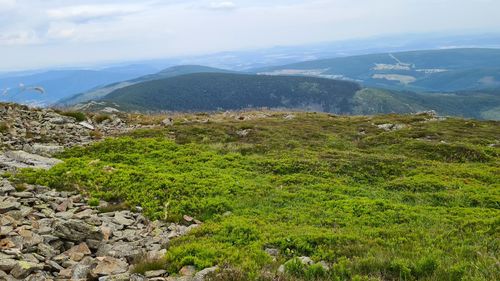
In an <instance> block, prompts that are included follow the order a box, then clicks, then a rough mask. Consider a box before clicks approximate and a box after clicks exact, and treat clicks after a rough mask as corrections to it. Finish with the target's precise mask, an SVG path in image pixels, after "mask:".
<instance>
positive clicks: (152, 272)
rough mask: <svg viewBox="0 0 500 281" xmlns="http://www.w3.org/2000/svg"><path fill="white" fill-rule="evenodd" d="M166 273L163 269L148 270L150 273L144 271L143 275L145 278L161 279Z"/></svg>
mask: <svg viewBox="0 0 500 281" xmlns="http://www.w3.org/2000/svg"><path fill="white" fill-rule="evenodd" d="M166 273H167V271H166V270H163V269H160V270H150V271H146V272H145V273H144V276H146V277H147V278H154V277H162V276H165V274H166Z"/></svg>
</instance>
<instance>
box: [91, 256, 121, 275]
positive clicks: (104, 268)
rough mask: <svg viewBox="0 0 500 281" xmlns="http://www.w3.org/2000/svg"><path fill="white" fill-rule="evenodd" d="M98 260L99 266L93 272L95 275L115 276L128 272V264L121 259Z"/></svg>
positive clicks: (101, 258)
mask: <svg viewBox="0 0 500 281" xmlns="http://www.w3.org/2000/svg"><path fill="white" fill-rule="evenodd" d="M97 260H98V262H97V266H96V267H95V268H94V269H93V270H92V272H93V273H94V274H95V275H99V276H102V275H115V274H120V273H124V272H126V271H127V270H128V264H127V263H126V262H125V261H123V260H121V259H116V258H112V257H98V258H97Z"/></svg>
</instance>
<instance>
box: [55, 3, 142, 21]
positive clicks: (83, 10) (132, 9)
mask: <svg viewBox="0 0 500 281" xmlns="http://www.w3.org/2000/svg"><path fill="white" fill-rule="evenodd" d="M145 8H146V7H144V6H141V5H110V4H107V5H78V6H68V7H62V8H55V9H49V10H48V11H47V15H48V17H49V18H50V19H53V20H68V21H76V22H85V21H90V20H95V19H110V18H113V17H117V16H125V15H128V14H133V13H137V12H141V11H143V10H145Z"/></svg>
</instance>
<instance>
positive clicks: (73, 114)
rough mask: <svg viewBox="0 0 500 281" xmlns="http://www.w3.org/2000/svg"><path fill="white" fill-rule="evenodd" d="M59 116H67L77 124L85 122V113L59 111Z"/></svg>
mask: <svg viewBox="0 0 500 281" xmlns="http://www.w3.org/2000/svg"><path fill="white" fill-rule="evenodd" d="M59 114H61V115H64V116H68V117H73V118H75V119H76V121H78V122H82V121H85V120H87V116H85V113H83V112H80V111H60V112H59Z"/></svg>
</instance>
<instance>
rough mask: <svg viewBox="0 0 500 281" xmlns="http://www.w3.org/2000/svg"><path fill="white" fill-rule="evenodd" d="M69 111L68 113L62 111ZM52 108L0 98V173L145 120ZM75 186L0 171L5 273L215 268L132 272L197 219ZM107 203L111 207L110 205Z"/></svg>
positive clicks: (41, 276)
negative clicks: (26, 180) (169, 215)
mask: <svg viewBox="0 0 500 281" xmlns="http://www.w3.org/2000/svg"><path fill="white" fill-rule="evenodd" d="M63 114H64V113H63ZM63 114H59V113H57V112H55V111H53V110H50V109H33V108H28V107H25V106H19V105H15V104H0V117H1V119H0V120H1V123H0V125H1V127H0V141H1V142H0V148H2V149H4V150H5V151H3V152H2V151H1V150H0V175H1V174H3V173H5V172H9V173H15V172H16V171H17V170H18V169H20V168H36V169H39V168H41V169H49V168H51V167H52V166H54V165H56V164H58V163H60V162H61V161H60V160H58V159H55V158H51V155H53V154H54V153H56V152H59V151H61V150H63V149H64V148H65V147H71V146H76V145H85V144H88V143H91V142H93V141H96V140H98V138H96V137H94V136H93V132H94V133H95V132H96V131H99V132H100V134H103V135H113V134H117V133H120V132H125V131H128V130H133V129H136V128H138V127H145V126H142V125H128V124H126V122H124V121H122V120H121V119H120V118H118V117H117V116H111V117H109V118H107V119H106V120H105V121H103V122H100V123H97V122H95V121H93V120H91V119H90V118H89V119H87V120H86V121H77V120H76V118H73V117H68V116H65V115H63ZM90 202H91V201H89V200H88V199H87V198H85V197H84V196H82V195H80V194H78V193H76V192H60V191H56V190H52V189H49V188H47V187H44V186H39V185H26V184H16V183H13V182H11V181H9V180H8V179H7V178H4V179H1V178H0V280H8V281H15V280H33V281H34V280H37V281H38V280H156V281H161V280H177V278H180V279H181V280H203V279H204V276H205V275H206V274H208V273H210V272H212V271H214V270H215V268H208V269H205V270H203V271H200V272H198V273H196V271H195V270H194V269H193V268H189V267H188V268H185V269H184V270H183V271H182V274H183V275H184V276H183V277H167V275H168V274H166V272H165V271H164V270H148V271H144V272H142V273H143V274H138V273H133V271H134V270H135V266H134V264H135V263H136V262H144V261H149V262H151V261H156V262H161V261H162V259H163V257H164V255H165V252H166V247H167V246H168V244H169V241H170V239H172V238H175V237H178V236H181V235H184V234H186V233H187V232H188V231H189V230H191V229H193V228H195V227H197V226H199V225H200V224H201V222H200V221H198V220H195V219H193V218H191V217H189V216H185V220H184V223H183V224H173V223H171V224H167V223H164V222H161V221H150V220H148V219H146V218H145V217H144V216H143V215H142V214H141V213H140V211H141V208H139V207H137V208H135V210H134V212H132V211H128V210H119V211H113V209H115V208H116V206H115V207H114V206H113V205H111V206H110V205H109V204H108V203H106V202H104V201H100V202H93V203H92V204H89V203H90ZM106 210H109V211H106Z"/></svg>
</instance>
